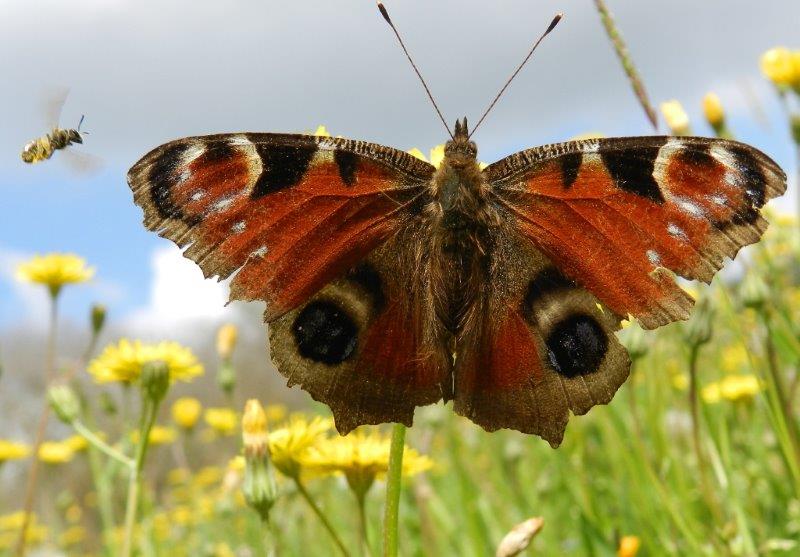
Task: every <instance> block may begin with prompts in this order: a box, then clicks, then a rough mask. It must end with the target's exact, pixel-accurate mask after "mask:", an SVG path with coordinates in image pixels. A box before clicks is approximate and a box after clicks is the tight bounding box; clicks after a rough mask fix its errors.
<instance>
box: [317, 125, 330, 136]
mask: <svg viewBox="0 0 800 557" xmlns="http://www.w3.org/2000/svg"><path fill="white" fill-rule="evenodd" d="M314 135H316V136H318V137H330V136H331V134H329V133H328V130H327V128H325V126H317V129H316V131H315V132H314Z"/></svg>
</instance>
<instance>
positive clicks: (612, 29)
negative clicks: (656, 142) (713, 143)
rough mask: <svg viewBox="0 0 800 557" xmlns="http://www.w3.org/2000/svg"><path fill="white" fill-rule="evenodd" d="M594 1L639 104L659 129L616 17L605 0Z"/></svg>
mask: <svg viewBox="0 0 800 557" xmlns="http://www.w3.org/2000/svg"><path fill="white" fill-rule="evenodd" d="M594 3H595V6H596V7H597V11H598V12H599V13H600V20H601V21H602V22H603V27H605V29H606V33H607V34H608V38H609V39H610V40H611V44H612V45H614V50H615V51H616V53H617V57H618V58H619V61H620V62H621V63H622V68H623V69H624V70H625V74H626V75H627V76H628V81H630V83H631V87H633V92H634V94H635V95H636V98H637V99H639V104H641V105H642V108H643V109H644V112H645V114H646V115H647V119H648V120H650V123H651V124H652V125H653V129H654V130H655V131H658V119H657V117H656V111H655V109H653V105H651V104H650V100H649V99H648V98H647V93H646V92H645V90H644V84H643V83H642V79H641V77H639V72H638V71H637V70H636V66H634V65H633V60H631V56H630V54H629V53H628V48H627V47H626V46H625V41H623V40H622V36H621V35H620V34H619V31H618V30H617V26H616V24H615V23H614V18H613V16H612V15H611V12H609V11H608V8H607V7H606V5H605V2H603V0H594Z"/></svg>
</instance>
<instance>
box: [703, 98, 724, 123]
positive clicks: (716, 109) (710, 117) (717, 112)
mask: <svg viewBox="0 0 800 557" xmlns="http://www.w3.org/2000/svg"><path fill="white" fill-rule="evenodd" d="M703 115H704V116H705V117H706V121H707V122H708V123H709V125H710V126H711V127H712V128H714V129H715V130H717V129H718V128H719V127H720V126H722V124H723V123H724V122H725V109H724V108H723V107H722V101H720V100H719V96H717V94H716V93H706V95H705V96H704V97H703Z"/></svg>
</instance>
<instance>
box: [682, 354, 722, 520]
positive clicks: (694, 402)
mask: <svg viewBox="0 0 800 557" xmlns="http://www.w3.org/2000/svg"><path fill="white" fill-rule="evenodd" d="M700 346H701V345H700V344H697V343H694V344H692V347H691V352H690V353H689V408H690V411H691V416H692V444H693V445H694V453H695V458H696V459H697V468H698V469H699V470H700V491H701V493H702V495H703V499H704V500H705V502H706V505H707V506H708V508H709V510H710V511H711V513H712V514H713V515H714V518H716V519H717V520H720V519H721V518H722V512H721V510H720V508H719V506H718V504H717V500H716V499H715V498H714V495H713V491H712V489H711V482H710V481H709V471H708V462H707V461H706V457H705V453H704V452H703V443H702V439H701V435H700V405H699V399H700V396H699V395H700V393H699V389H698V380H697V359H698V356H699V355H700Z"/></svg>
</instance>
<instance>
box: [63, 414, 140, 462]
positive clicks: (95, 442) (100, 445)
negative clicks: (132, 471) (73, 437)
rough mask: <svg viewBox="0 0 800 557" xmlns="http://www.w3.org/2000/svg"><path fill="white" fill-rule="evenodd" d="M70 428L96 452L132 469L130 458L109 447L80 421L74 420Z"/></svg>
mask: <svg viewBox="0 0 800 557" xmlns="http://www.w3.org/2000/svg"><path fill="white" fill-rule="evenodd" d="M72 427H73V428H74V429H75V431H77V432H78V433H79V434H80V436H81V437H83V438H84V439H86V440H87V441H88V442H89V443H91V444H92V446H94V447H95V448H96V449H97V450H99V451H100V452H103V453H105V454H106V455H107V456H109V457H111V458H113V459H114V460H116V461H118V462H119V463H121V464H124V465H125V466H127V467H128V468H133V465H134V461H133V459H132V458H130V457H128V456H127V455H124V454H122V453H121V452H120V451H118V450H117V449H115V448H114V447H112V446H110V445H109V444H108V443H106V442H105V441H103V440H102V439H100V438H99V437H98V436H97V435H95V434H94V433H93V432H92V430H90V429H89V428H88V427H86V426H85V425H83V423H82V422H81V421H80V420H76V421H75V422H73V423H72Z"/></svg>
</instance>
